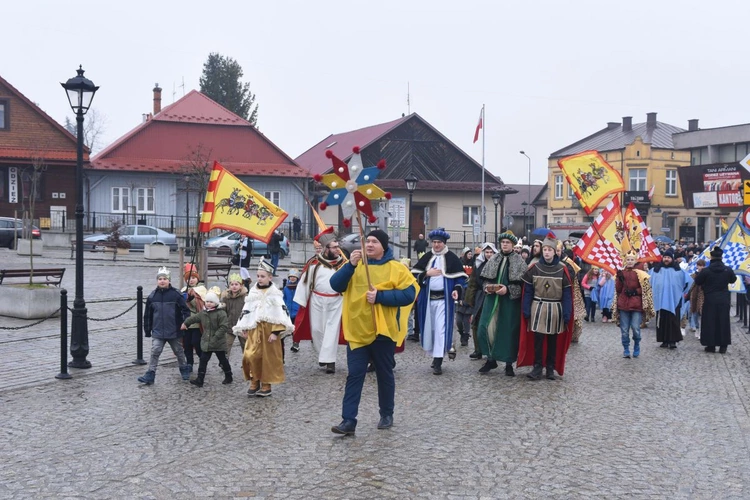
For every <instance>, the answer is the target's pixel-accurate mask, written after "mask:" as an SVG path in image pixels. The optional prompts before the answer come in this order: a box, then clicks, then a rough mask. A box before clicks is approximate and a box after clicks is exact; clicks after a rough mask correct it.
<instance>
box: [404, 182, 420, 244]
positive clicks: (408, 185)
mask: <svg viewBox="0 0 750 500" xmlns="http://www.w3.org/2000/svg"><path fill="white" fill-rule="evenodd" d="M404 182H406V190H407V191H409V211H408V212H406V216H407V217H408V218H409V220H408V221H407V225H406V227H407V229H406V232H407V235H406V244H407V245H408V247H409V248H408V250H407V251H406V255H407V256H408V257H409V259H411V202H412V198H413V196H414V191H415V190H416V189H417V182H419V179H417V178H416V177H415V176H414V174H411V175H410V176H409V177H407V178H406V179H404Z"/></svg>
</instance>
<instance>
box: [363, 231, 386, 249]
mask: <svg viewBox="0 0 750 500" xmlns="http://www.w3.org/2000/svg"><path fill="white" fill-rule="evenodd" d="M370 236H372V237H373V238H376V239H377V240H378V241H379V242H380V244H381V245H383V250H384V251H385V250H388V233H386V232H385V231H383V230H382V229H373V230H372V231H370V232H369V233H367V237H368V238H369V237H370Z"/></svg>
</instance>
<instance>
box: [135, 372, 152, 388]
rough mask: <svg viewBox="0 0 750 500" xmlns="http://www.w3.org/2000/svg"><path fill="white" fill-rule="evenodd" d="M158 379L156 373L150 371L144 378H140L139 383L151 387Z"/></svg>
mask: <svg viewBox="0 0 750 500" xmlns="http://www.w3.org/2000/svg"><path fill="white" fill-rule="evenodd" d="M155 379H156V372H155V371H153V370H149V371H147V372H146V373H144V374H143V375H142V376H140V377H138V382H140V383H141V384H146V385H151V384H153V383H154V380H155Z"/></svg>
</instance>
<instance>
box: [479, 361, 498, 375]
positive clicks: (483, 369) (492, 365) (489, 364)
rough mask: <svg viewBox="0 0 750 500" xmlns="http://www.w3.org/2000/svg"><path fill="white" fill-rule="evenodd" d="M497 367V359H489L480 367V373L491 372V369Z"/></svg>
mask: <svg viewBox="0 0 750 500" xmlns="http://www.w3.org/2000/svg"><path fill="white" fill-rule="evenodd" d="M495 368H497V361H495V360H494V359H488V360H487V362H486V363H485V364H484V366H482V367H481V368H480V369H479V373H489V372H490V370H494V369H495Z"/></svg>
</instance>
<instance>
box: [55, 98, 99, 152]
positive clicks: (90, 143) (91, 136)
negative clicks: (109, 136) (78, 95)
mask: <svg viewBox="0 0 750 500" xmlns="http://www.w3.org/2000/svg"><path fill="white" fill-rule="evenodd" d="M63 126H64V127H65V129H66V130H67V131H68V132H70V133H71V134H73V135H74V136H76V137H77V136H78V133H77V129H76V124H75V122H74V121H73V120H71V119H70V118H68V117H67V116H66V117H65V124H64V125H63ZM106 129H107V116H106V115H105V114H103V113H100V112H99V111H98V110H97V109H96V108H91V109H90V110H89V112H88V113H86V119H85V120H84V121H83V144H84V145H85V146H86V147H87V148H89V151H91V154H92V155H93V154H95V153H97V152H98V151H99V149H101V148H100V144H99V141H100V140H101V137H102V135H104V131H105V130H106Z"/></svg>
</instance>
